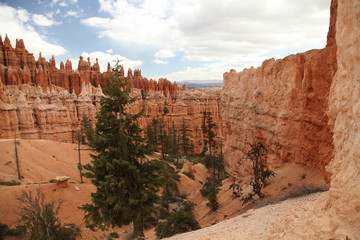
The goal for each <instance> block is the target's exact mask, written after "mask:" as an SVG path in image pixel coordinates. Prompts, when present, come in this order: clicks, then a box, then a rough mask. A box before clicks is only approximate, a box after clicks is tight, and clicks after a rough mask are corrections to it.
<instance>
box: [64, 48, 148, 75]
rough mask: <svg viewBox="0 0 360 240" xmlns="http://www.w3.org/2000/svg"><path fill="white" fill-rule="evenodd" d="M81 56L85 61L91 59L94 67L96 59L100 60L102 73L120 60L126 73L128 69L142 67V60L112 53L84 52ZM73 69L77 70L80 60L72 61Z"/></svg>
mask: <svg viewBox="0 0 360 240" xmlns="http://www.w3.org/2000/svg"><path fill="white" fill-rule="evenodd" d="M81 56H83V57H84V60H87V58H88V57H90V62H91V65H93V64H94V63H95V62H96V58H97V59H98V60H99V65H100V72H105V71H106V70H107V65H108V63H110V65H111V66H113V65H114V64H115V61H117V60H119V61H120V65H123V66H124V69H125V72H126V71H127V69H128V68H132V69H134V68H137V67H139V66H140V65H142V61H140V60H132V59H128V58H127V57H124V56H121V55H120V54H110V53H104V52H91V53H87V52H83V53H81ZM70 60H71V62H72V64H73V68H77V65H78V62H79V59H70Z"/></svg>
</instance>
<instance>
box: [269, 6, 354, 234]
mask: <svg viewBox="0 0 360 240" xmlns="http://www.w3.org/2000/svg"><path fill="white" fill-rule="evenodd" d="M334 2H337V1H334V0H333V3H334ZM359 16H360V2H359V1H355V0H339V3H338V10H337V20H336V29H337V30H336V44H337V65H338V69H337V72H336V75H335V76H334V79H333V82H332V84H331V88H330V94H329V106H328V111H327V114H328V116H329V122H330V126H331V129H332V131H333V132H334V136H333V140H334V147H335V151H334V158H333V160H332V161H331V162H330V163H329V165H328V166H327V170H328V171H330V172H331V173H332V176H331V182H330V189H329V191H327V192H326V193H323V194H322V195H321V198H319V199H318V200H317V201H315V202H313V203H312V204H308V205H306V206H303V207H301V208H299V209H297V210H296V211H294V212H293V213H292V214H291V217H289V218H288V219H287V220H286V222H285V226H282V229H280V230H279V231H278V234H277V236H274V238H273V239H278V236H279V235H280V234H282V236H285V237H284V238H283V239H359V237H360V184H359V183H360V181H359V176H360V149H359V145H360V133H359V127H360V92H359V89H360V81H359V80H360V68H359V65H360V41H359V39H360V25H359Z"/></svg>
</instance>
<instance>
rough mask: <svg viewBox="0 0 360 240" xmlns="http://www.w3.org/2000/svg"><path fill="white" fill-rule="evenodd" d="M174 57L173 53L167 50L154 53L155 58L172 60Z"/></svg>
mask: <svg viewBox="0 0 360 240" xmlns="http://www.w3.org/2000/svg"><path fill="white" fill-rule="evenodd" d="M175 56H176V55H175V53H174V52H173V51H171V50H169V49H161V50H160V51H158V52H157V53H155V57H156V58H173V57H175Z"/></svg>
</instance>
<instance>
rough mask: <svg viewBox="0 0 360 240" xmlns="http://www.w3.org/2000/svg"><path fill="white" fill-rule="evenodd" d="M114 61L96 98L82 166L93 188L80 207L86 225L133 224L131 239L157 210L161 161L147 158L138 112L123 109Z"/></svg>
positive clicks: (123, 87) (126, 100) (125, 93)
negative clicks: (86, 158)
mask: <svg viewBox="0 0 360 240" xmlns="http://www.w3.org/2000/svg"><path fill="white" fill-rule="evenodd" d="M119 70H120V66H119V64H118V63H117V64H116V65H115V67H114V68H113V74H112V75H111V77H110V78H109V81H108V85H107V87H106V89H105V95H106V96H105V97H103V98H102V99H101V101H100V104H101V108H100V111H99V112H98V114H97V117H96V118H97V123H96V128H95V132H94V136H93V140H92V143H91V146H92V148H93V149H94V151H95V152H96V154H94V155H92V158H93V160H92V161H91V163H90V164H87V165H85V167H84V168H85V169H86V170H87V172H86V174H85V176H87V177H88V178H90V179H91V182H92V183H93V184H94V185H95V187H96V192H95V193H92V194H91V200H92V202H91V203H89V204H85V205H83V206H82V207H80V208H81V209H83V210H84V211H85V212H86V214H85V221H86V223H87V224H88V225H92V226H96V227H99V228H101V229H106V228H107V227H109V226H112V227H115V226H122V225H123V224H129V223H131V222H133V225H134V230H133V238H134V239H141V238H143V237H144V232H143V228H144V218H146V217H148V216H150V215H151V214H152V212H153V211H154V210H155V206H154V204H155V203H156V202H157V200H158V196H157V194H156V193H157V191H158V189H159V187H160V185H161V178H160V173H161V171H162V168H163V164H162V163H161V162H159V161H146V160H145V154H148V153H150V150H149V149H150V148H149V147H148V146H147V145H146V144H145V143H144V142H145V139H144V138H142V137H141V136H140V133H141V131H142V130H141V129H140V127H139V125H138V123H137V121H136V120H137V119H138V118H139V117H140V116H141V114H142V112H140V113H138V114H129V113H127V112H126V111H125V110H126V107H127V106H128V104H130V103H132V102H134V101H135V98H131V97H130V96H129V93H130V88H129V87H128V86H127V84H126V83H125V81H124V79H123V78H122V77H121V76H120V72H119Z"/></svg>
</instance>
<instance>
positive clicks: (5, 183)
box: [0, 180, 20, 186]
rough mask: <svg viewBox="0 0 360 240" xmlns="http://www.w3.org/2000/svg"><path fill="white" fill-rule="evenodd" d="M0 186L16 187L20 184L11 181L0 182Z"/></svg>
mask: <svg viewBox="0 0 360 240" xmlns="http://www.w3.org/2000/svg"><path fill="white" fill-rule="evenodd" d="M0 185H3V186H16V185H20V182H18V181H15V180H11V181H8V182H0Z"/></svg>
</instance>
